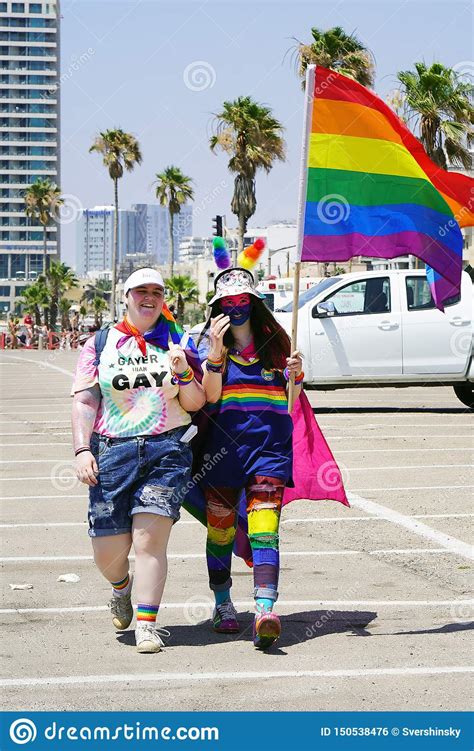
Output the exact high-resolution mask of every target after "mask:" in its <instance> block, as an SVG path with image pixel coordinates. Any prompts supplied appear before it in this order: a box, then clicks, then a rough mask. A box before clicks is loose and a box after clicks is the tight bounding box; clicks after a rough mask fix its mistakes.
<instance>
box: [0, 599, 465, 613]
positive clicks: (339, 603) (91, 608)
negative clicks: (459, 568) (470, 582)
mask: <svg viewBox="0 0 474 751" xmlns="http://www.w3.org/2000/svg"><path fill="white" fill-rule="evenodd" d="M233 602H234V605H235V606H236V607H237V608H251V609H252V610H253V608H254V607H255V601H254V600H234V601H233ZM134 607H135V609H136V606H134ZM213 607H214V599H212V601H211V599H210V598H209V599H208V600H203V601H202V602H195V601H194V600H192V601H189V600H186V601H185V602H167V603H162V604H161V605H160V610H186V609H189V608H203V609H207V608H208V609H209V611H211V610H212V608H213ZM278 607H279V608H284V607H292V608H294V607H321V608H326V609H330V608H344V607H366V608H376V607H394V608H404V607H406V608H412V607H416V608H432V607H444V608H454V607H456V608H461V609H462V610H461V611H460V612H464V610H463V609H464V608H468V607H469V608H474V600H278ZM109 610H110V608H109V607H108V606H107V605H73V606H70V607H62V608H2V609H0V615H27V614H29V613H37V614H40V613H45V614H52V613H99V612H101V613H105V612H107V611H109Z"/></svg>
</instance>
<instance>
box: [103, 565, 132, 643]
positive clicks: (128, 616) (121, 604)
mask: <svg viewBox="0 0 474 751" xmlns="http://www.w3.org/2000/svg"><path fill="white" fill-rule="evenodd" d="M132 584H133V577H132V576H131V577H130V588H129V590H128V593H127V594H126V595H115V594H113V592H112V599H111V600H110V602H109V607H110V612H111V613H112V615H113V618H112V623H113V624H114V626H115V628H116V629H118V630H119V631H124V630H125V629H126V628H128V627H129V626H130V624H131V622H132V619H133V607H132Z"/></svg>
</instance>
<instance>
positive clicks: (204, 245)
mask: <svg viewBox="0 0 474 751" xmlns="http://www.w3.org/2000/svg"><path fill="white" fill-rule="evenodd" d="M197 258H212V237H185V238H183V240H182V241H181V242H180V244H179V261H180V263H192V262H193V261H195V260H196V259H197Z"/></svg>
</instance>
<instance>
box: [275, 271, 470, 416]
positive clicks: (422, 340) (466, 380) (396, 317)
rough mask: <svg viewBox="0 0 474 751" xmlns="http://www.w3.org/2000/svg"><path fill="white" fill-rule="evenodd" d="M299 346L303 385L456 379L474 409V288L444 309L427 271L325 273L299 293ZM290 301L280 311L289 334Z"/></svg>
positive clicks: (466, 284)
mask: <svg viewBox="0 0 474 751" xmlns="http://www.w3.org/2000/svg"><path fill="white" fill-rule="evenodd" d="M298 307H299V313H298V348H299V349H301V351H302V352H303V353H304V355H305V363H304V371H305V386H307V387H310V388H317V389H323V390H327V389H339V388H347V387H351V388H353V387H357V386H367V385H371V384H373V385H374V386H377V387H380V386H440V385H452V386H453V388H454V391H455V393H456V396H457V397H458V398H459V399H460V400H461V402H462V403H463V404H465V405H467V406H468V407H470V408H471V409H472V408H474V399H473V383H474V358H473V286H472V281H471V278H470V276H469V275H468V274H467V273H466V272H463V273H462V283H461V294H460V296H458V297H455V298H452V299H450V300H449V301H448V302H447V304H446V306H445V312H444V313H442V312H441V311H439V310H438V309H437V308H436V307H435V305H434V302H433V299H432V297H431V292H430V288H429V285H428V282H427V279H426V274H425V271H423V270H404V271H400V270H397V271H392V270H390V271H366V272H357V273H350V274H344V275H341V276H333V277H329V278H327V279H323V280H322V281H320V282H319V284H317V285H316V286H314V287H312V288H311V289H308V290H307V291H306V292H304V293H303V294H302V295H300V298H299V306H298ZM292 309H293V303H292V302H290V303H288V304H287V305H285V306H284V307H283V308H282V309H281V310H277V311H275V317H276V318H277V319H278V320H279V321H280V323H281V324H282V326H283V327H284V328H285V329H286V331H287V332H288V333H289V334H290V333H291V320H292Z"/></svg>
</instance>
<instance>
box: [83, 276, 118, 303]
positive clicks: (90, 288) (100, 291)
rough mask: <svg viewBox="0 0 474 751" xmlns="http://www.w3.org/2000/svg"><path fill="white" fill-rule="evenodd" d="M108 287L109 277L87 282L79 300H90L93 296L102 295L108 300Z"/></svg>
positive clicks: (109, 284)
mask: <svg viewBox="0 0 474 751" xmlns="http://www.w3.org/2000/svg"><path fill="white" fill-rule="evenodd" d="M110 287H111V283H110V279H97V281H95V282H89V284H87V286H86V288H85V290H84V292H83V294H82V297H81V302H91V301H92V300H93V299H94V297H103V298H104V300H106V301H107V302H109V301H110Z"/></svg>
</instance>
